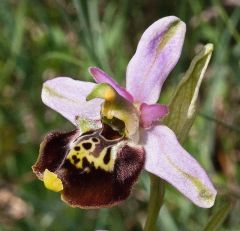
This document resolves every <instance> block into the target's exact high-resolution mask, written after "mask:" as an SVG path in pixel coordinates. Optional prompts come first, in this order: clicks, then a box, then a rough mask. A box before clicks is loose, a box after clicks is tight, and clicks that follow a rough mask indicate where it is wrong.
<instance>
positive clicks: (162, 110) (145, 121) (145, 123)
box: [140, 103, 168, 128]
mask: <svg viewBox="0 0 240 231" xmlns="http://www.w3.org/2000/svg"><path fill="white" fill-rule="evenodd" d="M167 114H168V106H167V105H163V104H151V105H148V104H146V103H142V104H141V106H140V123H141V126H142V127H144V128H149V127H151V125H152V123H153V122H155V121H157V120H159V119H161V118H163V117H164V116H166V115H167Z"/></svg>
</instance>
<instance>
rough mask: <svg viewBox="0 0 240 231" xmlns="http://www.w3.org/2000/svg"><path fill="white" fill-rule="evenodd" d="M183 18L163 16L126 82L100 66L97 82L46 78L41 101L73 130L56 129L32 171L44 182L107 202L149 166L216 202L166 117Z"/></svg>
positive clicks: (198, 197)
mask: <svg viewBox="0 0 240 231" xmlns="http://www.w3.org/2000/svg"><path fill="white" fill-rule="evenodd" d="M185 30H186V28H185V24H184V23H183V22H182V21H181V20H180V19H178V18H176V17H174V16H169V17H165V18H162V19H160V20H158V21H156V22H155V23H153V24H152V25H151V26H150V27H149V28H147V30H146V31H145V32H144V33H143V35H142V37H141V39H140V42H139V44H138V47H137V50H136V53H135V54H134V56H133V57H132V59H131V60H130V62H129V64H128V67H127V71H126V89H125V88H123V87H121V86H120V85H119V84H118V83H117V82H116V81H115V80H114V79H113V78H112V77H110V76H109V75H108V74H107V73H105V72H104V71H102V70H101V69H99V68H97V67H90V68H89V72H90V74H91V75H92V76H93V78H94V80H95V82H96V84H95V83H91V82H83V81H78V80H73V79H71V78H68V77H57V78H54V79H52V80H48V81H46V82H45V83H44V85H43V90H42V100H43V102H44V103H45V104H46V105H47V106H49V107H50V108H52V109H54V110H55V111H57V112H59V113H60V114H61V115H63V116H64V117H65V118H67V119H68V120H69V121H70V122H72V123H73V124H74V125H75V126H76V129H75V130H73V131H71V132H67V133H59V132H51V133H49V134H48V135H47V136H46V137H45V138H44V141H43V142H42V144H41V147H40V154H39V158H38V160H37V162H36V164H35V165H34V166H33V171H34V172H35V174H36V175H37V177H38V178H39V179H41V180H43V181H44V184H45V186H46V187H47V188H48V189H50V190H53V191H56V192H61V195H62V199H63V200H64V201H65V202H67V203H68V204H70V205H72V206H76V207H81V208H97V207H110V206H113V205H116V204H118V203H120V202H121V201H123V200H124V199H126V198H127V197H128V196H129V194H130V192H131V190H132V187H133V185H134V183H135V181H136V180H137V178H138V176H139V174H140V172H141V171H142V169H143V168H144V169H145V170H146V171H148V172H150V173H152V174H154V175H156V176H158V177H160V178H162V179H164V180H165V181H166V182H168V183H170V184H171V185H172V186H174V187H175V188H177V189H178V190H179V191H180V192H181V193H182V194H183V195H185V196H186V197H187V198H188V199H190V200H191V201H192V202H193V203H194V204H196V205H198V206H200V207H206V208H207V207H211V206H212V205H213V203H214V200H215V196H216V190H215V188H214V186H213V185H212V183H211V181H210V180H209V178H208V176H207V174H206V172H205V171H204V170H203V169H202V167H201V166H200V165H199V163H198V162H197V161H196V160H195V159H194V158H193V157H192V156H191V155H190V154H189V153H188V152H187V151H186V150H185V149H184V148H183V147H182V146H181V144H180V143H179V142H178V140H177V138H176V135H175V134H174V132H173V131H172V130H171V129H170V128H168V127H167V126H165V125H164V124H161V119H162V118H163V117H164V116H166V115H167V114H168V107H167V106H166V105H162V104H158V103H157V101H158V99H159V95H160V92H161V88H162V85H163V83H164V81H165V80H166V78H167V76H168V75H169V73H170V72H171V70H172V69H173V67H174V66H175V65H176V63H177V62H178V59H179V57H180V54H181V50H182V46H183V41H184V36H185Z"/></svg>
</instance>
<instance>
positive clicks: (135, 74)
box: [126, 16, 186, 104]
mask: <svg viewBox="0 0 240 231" xmlns="http://www.w3.org/2000/svg"><path fill="white" fill-rule="evenodd" d="M185 31H186V26H185V23H184V22H182V21H181V20H180V19H179V18H177V17H174V16H169V17H165V18H162V19H160V20H158V21H156V22H155V23H153V24H152V25H151V26H150V27H148V28H147V30H146V31H145V32H144V33H143V35H142V37H141V39H140V41H139V43H138V47H137V50H136V53H135V54H134V56H133V57H132V59H131V60H130V62H129V64H128V67H127V87H126V89H127V90H128V91H129V92H130V93H131V94H132V96H133V97H134V100H135V101H137V102H144V103H148V104H153V103H156V102H157V100H158V98H159V95H160V91H161V88H162V85H163V83H164V81H165V79H166V78H167V76H168V75H169V73H170V72H171V70H172V69H173V67H174V66H175V65H176V63H177V62H178V59H179V57H180V55H181V51H182V46H183V41H184V36H185Z"/></svg>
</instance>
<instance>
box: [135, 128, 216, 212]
mask: <svg viewBox="0 0 240 231" xmlns="http://www.w3.org/2000/svg"><path fill="white" fill-rule="evenodd" d="M140 144H141V145H144V148H145V151H146V162H145V169H146V170H147V171H149V172H151V173H153V174H155V175H157V176H159V177H161V178H162V179H164V180H166V181H167V182H169V183H170V184H172V185H173V186H174V187H176V188H177V189H178V190H179V191H180V192H181V193H183V194H184V195H185V196H186V197H187V198H189V199H190V200H191V201H192V202H193V203H195V204H196V205H198V206H199V207H204V208H209V207H211V206H212V205H213V204H214V201H215V197H216V193H217V192H216V190H215V188H214V187H213V185H212V183H211V181H210V180H209V178H208V176H207V174H206V172H205V171H204V170H203V168H202V167H201V166H200V165H199V163H198V162H197V161H196V160H195V159H194V158H193V157H192V156H191V155H190V154H189V153H188V152H187V151H186V150H184V148H183V147H182V146H181V145H180V144H179V142H178V140H177V138H176V136H175V134H174V132H173V131H172V130H171V129H169V128H168V127H166V126H164V125H158V126H154V127H152V129H150V130H144V129H142V131H141V141H140Z"/></svg>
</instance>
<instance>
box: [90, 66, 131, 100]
mask: <svg viewBox="0 0 240 231" xmlns="http://www.w3.org/2000/svg"><path fill="white" fill-rule="evenodd" d="M89 72H90V74H91V75H92V76H93V78H94V80H95V81H96V83H108V84H109V85H111V86H112V87H113V88H114V89H115V90H116V91H117V92H118V94H119V95H121V96H122V97H124V98H125V99H126V100H128V101H129V102H131V103H132V102H133V97H132V95H131V94H130V93H129V92H128V91H127V90H125V89H124V88H123V87H121V86H120V85H119V84H118V83H117V82H116V81H115V80H114V79H112V77H110V76H109V75H108V74H107V73H105V72H104V71H102V70H101V69H100V68H98V67H90V68H89Z"/></svg>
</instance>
